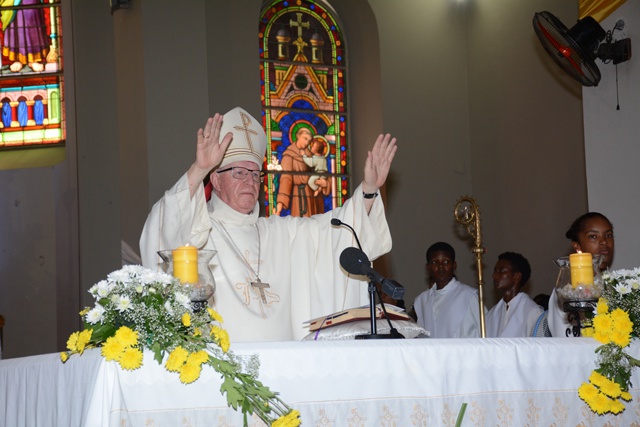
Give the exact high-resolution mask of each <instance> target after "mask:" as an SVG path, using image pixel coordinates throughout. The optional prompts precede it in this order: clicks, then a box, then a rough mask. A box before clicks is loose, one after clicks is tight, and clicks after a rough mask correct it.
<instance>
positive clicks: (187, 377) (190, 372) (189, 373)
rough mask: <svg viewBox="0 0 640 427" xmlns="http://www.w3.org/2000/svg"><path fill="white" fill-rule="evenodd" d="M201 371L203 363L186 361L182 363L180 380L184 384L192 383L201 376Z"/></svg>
mask: <svg viewBox="0 0 640 427" xmlns="http://www.w3.org/2000/svg"><path fill="white" fill-rule="evenodd" d="M201 371H202V367H201V365H198V364H196V363H185V364H184V365H182V368H180V381H181V382H183V383H184V384H190V383H192V382H194V381H195V380H197V379H198V378H200V372H201Z"/></svg>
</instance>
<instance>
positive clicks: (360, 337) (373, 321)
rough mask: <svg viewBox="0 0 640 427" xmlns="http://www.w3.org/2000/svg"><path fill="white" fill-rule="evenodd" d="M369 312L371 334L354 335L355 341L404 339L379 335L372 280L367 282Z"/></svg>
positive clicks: (389, 335) (374, 287) (374, 288)
mask: <svg viewBox="0 0 640 427" xmlns="http://www.w3.org/2000/svg"><path fill="white" fill-rule="evenodd" d="M368 290H369V312H370V316H371V333H370V334H362V335H356V339H357V340H367V339H385V338H404V337H403V336H395V335H393V334H379V333H378V329H377V327H376V284H375V283H374V281H373V280H369V289H368Z"/></svg>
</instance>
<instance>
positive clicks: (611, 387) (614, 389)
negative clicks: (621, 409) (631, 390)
mask: <svg viewBox="0 0 640 427" xmlns="http://www.w3.org/2000/svg"><path fill="white" fill-rule="evenodd" d="M600 391H601V392H602V393H603V394H604V395H605V396H607V397H611V398H613V399H617V398H618V397H620V394H621V393H622V389H621V388H620V384H618V383H617V382H615V381H611V380H609V379H607V381H606V382H604V383H603V384H602V385H601V386H600Z"/></svg>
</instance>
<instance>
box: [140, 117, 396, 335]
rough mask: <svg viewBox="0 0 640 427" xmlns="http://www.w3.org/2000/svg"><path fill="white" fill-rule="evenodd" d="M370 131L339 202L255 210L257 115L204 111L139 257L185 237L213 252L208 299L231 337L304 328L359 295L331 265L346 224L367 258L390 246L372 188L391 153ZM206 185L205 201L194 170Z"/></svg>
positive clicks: (259, 143) (347, 239) (349, 239)
mask: <svg viewBox="0 0 640 427" xmlns="http://www.w3.org/2000/svg"><path fill="white" fill-rule="evenodd" d="M395 142H396V141H395V138H391V136H390V135H388V134H387V135H380V136H379V137H378V139H377V140H376V142H375V144H374V146H373V148H372V150H371V151H370V152H369V153H368V156H367V160H366V163H365V167H364V180H363V182H362V184H361V185H360V186H358V188H356V189H355V191H354V193H353V196H352V197H351V198H350V199H349V200H347V201H346V202H345V204H344V206H342V207H340V208H337V209H334V210H332V211H330V212H328V213H326V214H321V215H315V216H313V217H311V218H294V217H284V218H283V217H279V216H276V215H273V216H270V217H268V218H265V217H259V216H258V213H259V206H258V193H259V189H260V185H261V182H262V179H261V177H262V172H261V168H262V165H263V161H264V155H265V149H266V135H265V133H264V130H263V129H262V126H261V124H260V123H259V122H258V121H257V120H255V119H254V118H253V117H252V116H251V115H250V114H249V113H247V112H246V111H245V110H243V109H242V108H239V107H237V108H235V109H233V110H231V111H229V112H228V113H226V114H225V115H224V117H223V116H222V115H220V114H216V115H215V116H214V117H212V118H209V119H208V120H207V123H206V125H205V127H204V129H199V130H198V133H197V146H196V160H195V162H194V163H193V164H192V165H191V167H190V168H189V170H188V171H187V172H186V173H185V174H184V175H183V176H182V177H181V178H180V179H179V180H178V182H177V183H176V184H175V185H174V186H173V187H172V188H171V189H170V190H168V191H167V192H166V193H165V195H164V196H163V197H162V199H161V200H160V201H158V202H157V203H156V204H155V205H154V207H153V209H152V211H151V213H150V214H149V217H148V218H147V221H146V223H145V226H144V230H143V232H142V236H141V238H140V250H141V254H142V261H143V265H144V266H145V267H147V268H152V269H157V268H159V263H160V259H159V257H158V255H157V254H156V251H159V250H163V249H173V248H176V247H179V246H183V245H185V244H190V245H193V246H196V247H197V248H199V249H213V250H216V251H217V252H218V253H217V255H216V256H215V257H214V258H213V260H212V262H211V264H210V267H211V269H212V272H213V275H214V279H215V281H216V292H215V294H214V296H213V302H211V301H210V304H212V305H213V307H214V308H215V309H216V310H217V311H218V312H219V313H220V314H221V315H222V317H223V318H224V324H223V326H224V327H225V328H226V329H227V331H228V332H229V336H230V338H231V340H232V341H285V340H292V339H301V338H303V337H304V336H305V335H306V334H307V333H308V331H307V329H305V327H304V325H303V322H304V321H306V320H309V319H312V318H315V317H319V316H323V315H326V314H328V313H332V312H335V311H338V310H341V309H343V308H351V307H355V306H360V305H363V304H366V303H367V301H368V295H367V282H366V280H362V276H359V277H357V278H353V277H350V276H349V275H348V274H347V273H345V272H344V271H343V270H342V269H341V267H340V264H339V256H340V253H341V252H342V250H343V249H344V248H345V247H349V246H353V242H354V237H353V235H352V233H350V232H349V231H348V230H345V229H344V228H336V227H332V226H331V219H332V218H339V219H340V220H341V221H343V222H345V223H347V224H349V225H351V226H353V227H354V228H355V230H356V231H357V233H358V236H359V238H360V242H361V244H362V247H363V250H364V252H365V253H366V254H367V255H368V256H369V258H370V259H376V258H377V257H379V256H380V255H383V254H384V253H386V252H388V251H389V250H390V249H391V235H390V233H389V228H388V225H387V222H386V218H385V213H384V205H383V203H382V200H381V198H380V197H377V196H378V191H379V188H380V187H381V186H382V185H383V184H384V182H385V181H386V178H387V175H388V173H389V169H390V167H391V162H392V160H393V157H394V155H395V152H396V148H397V147H396V144H395ZM206 176H209V177H210V180H211V183H212V185H213V192H212V195H211V200H210V201H209V202H207V201H206V200H205V193H204V190H203V179H204V178H205V177H206Z"/></svg>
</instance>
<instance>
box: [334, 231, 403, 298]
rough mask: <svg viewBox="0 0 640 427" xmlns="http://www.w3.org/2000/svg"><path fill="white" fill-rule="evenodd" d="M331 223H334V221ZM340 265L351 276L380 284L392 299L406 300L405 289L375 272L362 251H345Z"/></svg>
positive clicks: (354, 249) (349, 249) (341, 255)
mask: <svg viewBox="0 0 640 427" xmlns="http://www.w3.org/2000/svg"><path fill="white" fill-rule="evenodd" d="M338 221H340V220H338ZM331 222H332V223H333V220H331ZM345 225H346V224H345ZM340 265H341V266H342V268H344V269H345V270H347V271H348V272H349V273H351V274H361V275H364V276H367V277H368V278H369V280H372V281H374V282H377V283H380V286H381V287H382V292H384V293H385V294H387V295H389V296H390V297H391V298H393V299H395V300H399V299H403V298H404V291H405V289H404V287H402V286H401V285H396V284H394V283H393V282H391V281H390V280H389V279H387V278H385V277H384V276H383V275H381V274H380V273H378V272H377V271H376V270H374V269H373V267H371V261H369V258H367V255H366V254H365V253H364V252H362V250H360V249H357V248H353V247H350V248H346V249H345V250H343V251H342V253H341V254H340Z"/></svg>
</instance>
